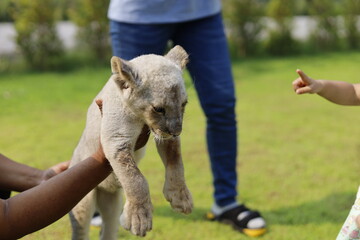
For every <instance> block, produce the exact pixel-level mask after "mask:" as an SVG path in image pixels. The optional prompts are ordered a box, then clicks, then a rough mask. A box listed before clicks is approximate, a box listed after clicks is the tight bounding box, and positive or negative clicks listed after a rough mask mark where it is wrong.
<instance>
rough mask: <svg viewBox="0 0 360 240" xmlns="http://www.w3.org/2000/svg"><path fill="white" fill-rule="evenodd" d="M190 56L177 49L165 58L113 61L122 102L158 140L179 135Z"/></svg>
mask: <svg viewBox="0 0 360 240" xmlns="http://www.w3.org/2000/svg"><path fill="white" fill-rule="evenodd" d="M187 62H188V54H187V53H186V52H185V50H184V49H183V48H182V47H180V46H175V47H174V48H173V49H171V50H170V51H169V52H168V53H167V54H166V55H165V56H159V55H153V54H150V55H142V56H140V57H137V58H134V59H132V60H131V61H125V60H122V59H120V58H118V57H112V59H111V68H112V72H113V77H112V78H113V80H114V81H115V82H116V83H117V85H118V87H119V90H120V92H121V94H120V95H121V97H122V101H123V102H124V103H125V104H126V106H127V107H128V108H129V109H130V110H131V111H132V112H133V113H134V114H135V115H136V116H138V117H139V118H141V119H142V120H143V121H144V122H145V123H146V124H147V125H148V126H149V128H150V129H151V131H152V132H153V133H154V135H155V138H157V139H167V138H171V137H176V136H178V135H180V133H181V130H182V120H183V115H184V108H185V105H186V103H187V94H186V91H185V85H184V79H183V77H182V70H183V69H184V68H185V65H186V63H187Z"/></svg>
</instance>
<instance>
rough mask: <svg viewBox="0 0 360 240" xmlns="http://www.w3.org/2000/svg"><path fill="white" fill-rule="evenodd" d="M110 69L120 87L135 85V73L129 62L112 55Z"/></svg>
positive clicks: (132, 86)
mask: <svg viewBox="0 0 360 240" xmlns="http://www.w3.org/2000/svg"><path fill="white" fill-rule="evenodd" d="M111 71H112V74H113V75H114V76H115V80H116V81H117V83H118V84H119V86H120V88H121V89H126V88H129V87H130V88H134V87H136V85H137V83H136V74H135V71H134V70H133V68H132V67H131V63H130V62H128V61H125V60H123V59H121V58H119V57H116V56H113V57H112V58H111Z"/></svg>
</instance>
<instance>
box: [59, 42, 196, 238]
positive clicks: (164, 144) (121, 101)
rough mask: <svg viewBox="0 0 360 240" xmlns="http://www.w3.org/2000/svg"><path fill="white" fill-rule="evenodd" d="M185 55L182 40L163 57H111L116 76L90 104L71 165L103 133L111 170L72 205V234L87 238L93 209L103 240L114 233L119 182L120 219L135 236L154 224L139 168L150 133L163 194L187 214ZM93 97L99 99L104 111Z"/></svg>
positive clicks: (189, 206)
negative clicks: (162, 172) (159, 161)
mask: <svg viewBox="0 0 360 240" xmlns="http://www.w3.org/2000/svg"><path fill="white" fill-rule="evenodd" d="M187 59H188V55H187V53H186V52H185V51H184V49H182V48H181V47H180V46H176V47H174V48H173V49H171V50H170V51H169V53H168V54H167V55H165V56H158V55H143V56H140V57H137V58H134V59H132V60H131V61H124V60H122V59H120V58H118V57H113V58H112V59H111V68H112V72H113V75H112V76H111V77H110V79H109V81H108V82H107V83H106V85H105V86H104V88H103V89H102V90H101V92H100V93H99V94H98V95H97V96H96V98H95V99H94V101H93V103H92V104H91V105H90V107H89V110H88V114H87V122H86V127H85V130H84V132H83V135H82V137H81V139H80V142H79V144H78V146H77V147H76V149H75V151H74V154H73V157H72V163H71V164H72V165H74V164H76V163H78V162H79V161H81V160H83V159H85V158H87V157H88V156H90V155H91V154H92V153H93V152H94V151H95V150H96V148H97V147H98V144H99V140H100V139H101V142H102V145H103V149H104V152H105V155H106V157H107V159H108V160H109V162H110V164H111V166H112V168H113V170H114V173H113V174H111V175H110V176H109V177H108V178H107V179H106V180H104V181H103V182H102V183H101V184H100V185H99V186H98V187H97V188H95V189H94V190H93V191H92V192H90V193H89V194H88V195H87V196H86V197H85V198H84V199H83V200H82V201H81V202H80V203H79V204H78V205H77V206H76V207H75V208H74V209H73V210H72V211H71V213H70V217H71V222H72V226H73V239H77V240H79V239H88V230H89V224H90V220H91V217H92V215H93V213H94V211H95V209H98V210H99V211H100V213H101V215H102V218H103V226H102V231H101V239H103V240H112V239H117V231H118V228H119V216H120V214H121V210H122V204H121V188H120V186H121V187H122V189H123V191H124V193H125V198H126V202H125V205H124V208H123V211H122V214H121V225H122V226H123V227H124V228H125V229H127V230H130V231H131V232H132V233H133V234H135V235H138V236H145V235H146V232H147V231H150V230H151V228H152V210H153V207H152V203H151V199H150V195H149V187H148V183H147V181H146V179H145V177H144V176H143V175H142V173H141V172H140V170H139V169H138V167H137V163H138V161H139V159H140V158H141V156H142V155H143V154H144V151H145V146H143V145H144V144H145V143H146V141H147V139H148V135H149V134H150V131H151V132H152V133H153V134H154V136H155V142H156V146H157V149H158V152H159V155H160V157H161V159H162V161H163V163H164V166H165V184H164V188H163V193H164V196H165V198H166V199H167V200H168V201H169V202H170V204H171V206H172V208H173V209H175V210H176V211H178V212H182V213H185V214H188V213H190V212H191V210H192V207H193V203H192V198H191V194H190V192H189V190H188V188H187V186H186V184H185V179H184V168H183V163H182V158H181V149H180V137H179V135H180V133H181V130H182V120H183V113H184V107H185V105H186V102H187V95H186V91H185V86H184V80H183V78H182V70H183V69H184V67H185V65H186V63H187ZM97 99H101V100H102V106H100V107H101V108H102V114H101V113H100V111H99V108H98V106H97V104H96V100H97ZM74 184H76V183H74ZM65 197H66V196H65Z"/></svg>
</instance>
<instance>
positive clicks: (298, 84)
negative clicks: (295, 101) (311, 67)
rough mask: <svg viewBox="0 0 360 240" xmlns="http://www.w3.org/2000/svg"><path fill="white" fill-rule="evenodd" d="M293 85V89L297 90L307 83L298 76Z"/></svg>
mask: <svg viewBox="0 0 360 240" xmlns="http://www.w3.org/2000/svg"><path fill="white" fill-rule="evenodd" d="M292 86H293V89H294V90H296V89H298V88H301V87H305V86H306V84H305V83H304V81H303V80H302V79H301V78H297V79H295V80H294V81H293V82H292Z"/></svg>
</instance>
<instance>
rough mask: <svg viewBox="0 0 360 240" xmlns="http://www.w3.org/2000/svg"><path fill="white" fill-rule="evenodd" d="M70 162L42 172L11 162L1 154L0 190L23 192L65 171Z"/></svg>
mask: <svg viewBox="0 0 360 240" xmlns="http://www.w3.org/2000/svg"><path fill="white" fill-rule="evenodd" d="M69 163H70V161H67V162H62V163H59V164H57V165H55V166H53V167H51V168H49V169H47V170H40V169H37V168H33V167H30V166H27V165H25V164H21V163H18V162H15V161H13V160H11V159H10V158H8V157H6V156H4V155H2V154H0V172H1V174H0V189H1V190H9V191H16V192H22V191H25V190H28V189H30V188H33V187H35V186H37V185H39V184H40V183H41V182H43V181H45V180H48V179H50V178H51V177H53V176H55V175H57V174H59V173H61V172H63V171H65V170H66V169H67V168H68V167H69Z"/></svg>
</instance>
